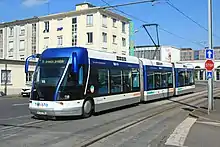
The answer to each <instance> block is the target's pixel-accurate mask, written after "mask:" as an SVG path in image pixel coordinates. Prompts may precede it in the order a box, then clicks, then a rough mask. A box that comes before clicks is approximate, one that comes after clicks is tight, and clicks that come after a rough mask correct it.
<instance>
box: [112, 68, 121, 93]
mask: <svg viewBox="0 0 220 147" xmlns="http://www.w3.org/2000/svg"><path fill="white" fill-rule="evenodd" d="M110 74H111V93H120V92H122V90H123V87H122V71H121V70H119V69H111V70H110Z"/></svg>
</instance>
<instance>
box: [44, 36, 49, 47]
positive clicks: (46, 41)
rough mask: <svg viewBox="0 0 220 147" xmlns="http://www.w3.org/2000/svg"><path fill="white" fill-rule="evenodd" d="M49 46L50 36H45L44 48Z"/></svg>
mask: <svg viewBox="0 0 220 147" xmlns="http://www.w3.org/2000/svg"><path fill="white" fill-rule="evenodd" d="M48 47H49V37H44V49H46V48H48Z"/></svg>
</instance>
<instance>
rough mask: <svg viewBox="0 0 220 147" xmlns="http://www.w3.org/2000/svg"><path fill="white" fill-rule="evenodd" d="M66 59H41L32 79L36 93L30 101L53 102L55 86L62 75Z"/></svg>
mask: <svg viewBox="0 0 220 147" xmlns="http://www.w3.org/2000/svg"><path fill="white" fill-rule="evenodd" d="M67 61H68V58H56V59H41V60H40V62H39V64H38V66H37V68H36V72H35V74H34V77H33V88H34V89H35V90H34V91H36V92H35V93H34V94H33V96H32V97H31V98H32V99H36V100H53V98H54V93H55V90H56V86H57V84H58V82H59V80H60V78H61V77H62V75H63V72H64V69H65V67H66V64H67Z"/></svg>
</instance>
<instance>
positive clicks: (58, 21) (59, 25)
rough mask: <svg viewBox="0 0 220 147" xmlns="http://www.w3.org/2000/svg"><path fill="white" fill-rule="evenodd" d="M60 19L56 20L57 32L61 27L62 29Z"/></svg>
mask: <svg viewBox="0 0 220 147" xmlns="http://www.w3.org/2000/svg"><path fill="white" fill-rule="evenodd" d="M62 20H63V19H62V18H59V19H57V24H58V25H57V31H62V30H63V27H62Z"/></svg>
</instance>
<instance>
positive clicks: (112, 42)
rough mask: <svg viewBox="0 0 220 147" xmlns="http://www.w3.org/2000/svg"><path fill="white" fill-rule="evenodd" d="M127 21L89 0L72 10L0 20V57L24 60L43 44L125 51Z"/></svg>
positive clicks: (47, 45)
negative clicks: (4, 21) (14, 19)
mask: <svg viewBox="0 0 220 147" xmlns="http://www.w3.org/2000/svg"><path fill="white" fill-rule="evenodd" d="M129 22H130V20H129V19H128V18H126V17H124V16H121V15H118V14H116V13H113V12H111V11H109V10H104V9H100V7H95V6H93V5H91V4H89V3H82V4H78V5H76V10H75V11H69V12H63V13H57V14H51V15H46V16H41V17H34V18H30V19H24V20H17V21H13V22H7V23H1V24H0V58H5V59H10V60H24V59H25V58H26V57H27V56H29V55H31V54H35V53H41V52H42V51H43V50H45V49H46V48H54V47H70V46H78V47H86V48H91V49H96V50H100V51H106V52H112V53H117V54H123V55H128V54H129Z"/></svg>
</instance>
